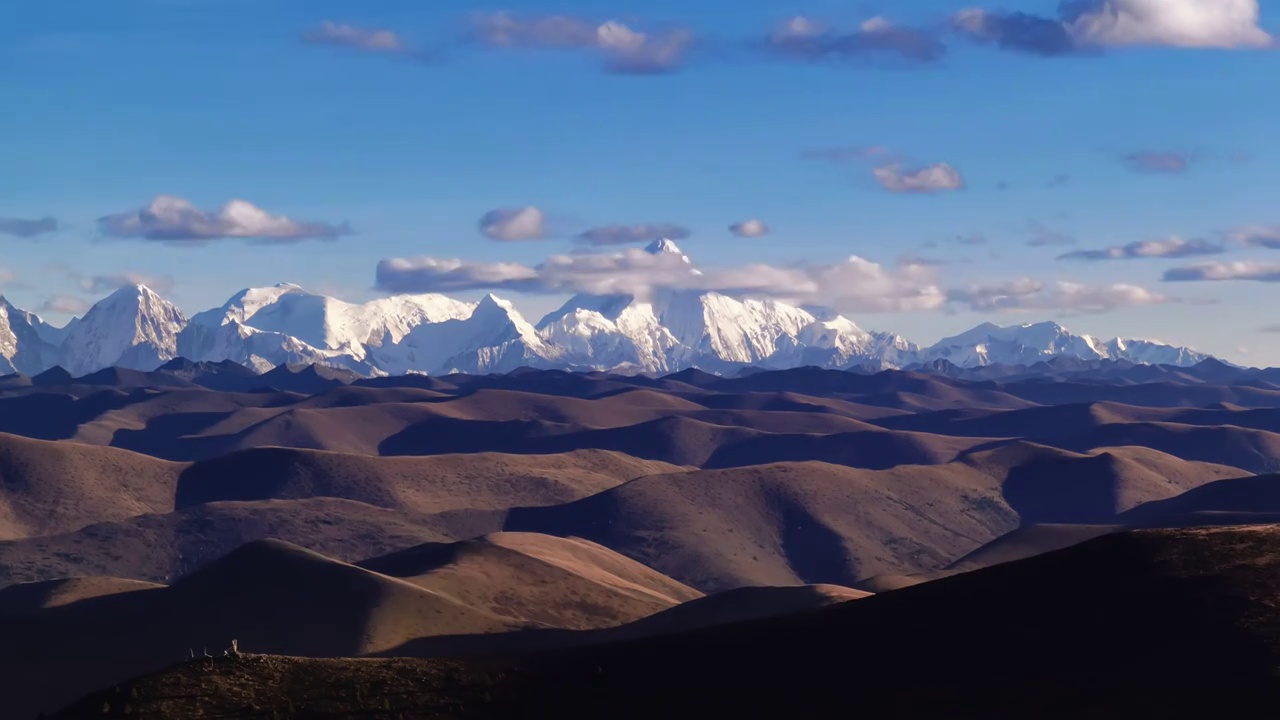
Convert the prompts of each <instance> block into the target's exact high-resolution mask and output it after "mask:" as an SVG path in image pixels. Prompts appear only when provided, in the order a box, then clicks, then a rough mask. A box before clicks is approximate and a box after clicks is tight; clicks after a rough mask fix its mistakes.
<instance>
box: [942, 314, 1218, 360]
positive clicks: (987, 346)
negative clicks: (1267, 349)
mask: <svg viewBox="0 0 1280 720" xmlns="http://www.w3.org/2000/svg"><path fill="white" fill-rule="evenodd" d="M1063 356H1065V357H1074V358H1078V359H1081V360H1128V361H1131V362H1137V363H1147V364H1169V365H1180V366H1188V365H1194V364H1196V363H1197V362H1200V361H1201V360H1203V359H1205V358H1206V357H1207V356H1205V355H1202V354H1200V353H1197V352H1195V351H1194V350H1191V349H1189V348H1175V347H1171V346H1169V345H1165V344H1163V343H1158V342H1152V341H1147V340H1125V339H1120V338H1116V339H1114V340H1110V341H1107V342H1103V341H1101V340H1099V339H1098V338H1096V337H1093V336H1092V335H1077V334H1075V333H1073V332H1071V331H1070V330H1068V329H1067V328H1065V327H1063V326H1062V325H1059V324H1058V323H1054V322H1042V323H1034V324H1024V325H1012V326H1009V327H1001V326H999V325H994V324H992V323H983V324H982V325H979V326H978V327H976V328H973V329H972V330H969V331H967V332H963V333H960V334H959V335H956V336H954V337H949V338H945V339H943V340H941V341H939V342H938V343H937V344H936V345H934V346H932V347H930V348H928V349H926V350H924V351H922V353H921V361H922V362H929V361H932V360H939V359H945V360H948V361H950V362H951V363H954V364H955V365H958V366H960V367H976V366H982V365H1031V364H1034V363H1037V362H1040V361H1043V360H1048V359H1050V358H1053V357H1063Z"/></svg>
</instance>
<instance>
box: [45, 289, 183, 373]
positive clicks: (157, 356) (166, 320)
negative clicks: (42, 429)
mask: <svg viewBox="0 0 1280 720" xmlns="http://www.w3.org/2000/svg"><path fill="white" fill-rule="evenodd" d="M186 325H187V318H186V316H185V315H183V314H182V312H181V311H180V310H178V308H177V307H175V306H174V305H173V303H170V302H169V301H168V300H165V299H164V298H162V297H160V296H159V295H157V294H156V293H155V292H153V291H152V290H151V289H150V288H148V287H147V286H145V285H126V286H125V287H122V288H120V289H119V290H116V291H115V292H113V293H111V294H110V295H108V296H107V297H106V298H103V299H102V300H100V301H99V302H98V303H97V304H95V305H94V306H93V307H92V308H90V309H89V312H87V313H85V315H84V317H83V318H81V319H80V321H79V322H77V323H75V324H74V325H73V326H71V327H70V329H69V330H68V331H67V336H66V338H65V339H64V340H63V355H64V357H63V366H64V367H65V368H66V369H67V370H68V371H69V372H71V374H73V375H84V374H88V373H91V372H94V371H97V370H101V369H102V368H106V367H112V366H118V367H127V368H133V369H136V370H154V369H156V368H157V367H160V366H161V365H163V364H164V363H166V362H168V361H170V360H172V359H173V358H174V357H176V355H177V344H178V333H180V332H181V331H182V329H183V328H184V327H186Z"/></svg>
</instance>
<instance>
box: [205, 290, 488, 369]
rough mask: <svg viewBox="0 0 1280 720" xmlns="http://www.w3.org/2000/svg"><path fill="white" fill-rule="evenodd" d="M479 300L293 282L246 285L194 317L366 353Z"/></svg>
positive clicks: (460, 314) (464, 312)
mask: <svg viewBox="0 0 1280 720" xmlns="http://www.w3.org/2000/svg"><path fill="white" fill-rule="evenodd" d="M474 307H475V306H474V305H473V304H470V303H464V302H459V301H457V300H454V299H452V298H448V297H445V296H444V295H433V294H423V295H397V296H393V297H388V298H382V299H379V300H373V301H370V302H367V303H363V304H356V303H349V302H345V301H342V300H338V299H336V298H331V297H327V296H324V295H314V294H311V293H308V292H306V291H305V290H303V289H302V288H301V287H299V286H297V285H293V284H290V283H280V284H278V285H273V286H271V287H267V288H250V289H247V290H242V291H241V292H239V293H237V294H236V295H234V296H233V297H232V298H231V299H230V300H228V301H227V302H226V303H225V304H224V305H223V306H222V307H221V308H220V309H218V310H211V311H208V312H205V313H200V314H199V315H197V316H196V318H195V319H194V320H193V322H194V323H195V324H197V325H202V326H207V327H218V326H220V325H224V324H227V323H232V322H235V323H239V324H242V325H245V326H246V327H250V328H253V329H255V330H260V331H264V332H271V333H280V334H283V335H287V336H289V337H292V338H296V339H298V340H300V341H302V342H304V343H306V344H307V345H310V346H312V347H314V348H317V349H329V350H338V349H346V350H348V351H352V352H353V354H354V355H356V356H358V357H363V355H364V352H363V348H364V346H366V345H374V346H376V345H380V344H382V343H383V342H387V341H390V342H393V343H394V342H399V341H400V340H401V339H402V338H403V337H404V336H405V335H407V334H408V333H409V332H410V331H411V330H412V329H413V328H414V327H417V326H418V325H421V324H422V323H436V322H444V321H446V320H456V319H461V318H466V317H468V316H470V314H471V312H472V310H473V309H474Z"/></svg>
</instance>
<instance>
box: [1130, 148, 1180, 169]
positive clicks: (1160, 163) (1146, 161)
mask: <svg viewBox="0 0 1280 720" xmlns="http://www.w3.org/2000/svg"><path fill="white" fill-rule="evenodd" d="M1120 159H1121V161H1122V162H1123V163H1124V164H1125V167H1127V168H1129V170H1130V171H1131V172H1135V173H1141V174H1145V175H1180V174H1182V173H1185V172H1186V171H1187V170H1189V169H1191V156H1190V155H1188V154H1187V153H1183V152H1155V151H1150V150H1146V151H1142V152H1135V153H1129V154H1128V155H1124V156H1123V157H1121V158H1120Z"/></svg>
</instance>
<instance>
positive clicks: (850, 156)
mask: <svg viewBox="0 0 1280 720" xmlns="http://www.w3.org/2000/svg"><path fill="white" fill-rule="evenodd" d="M891 155H893V151H891V150H890V149H889V148H887V147H884V146H883V145H869V146H866V147H861V146H848V147H819V148H809V149H807V150H805V151H804V152H803V153H801V157H803V158H804V159H806V160H821V161H824V162H831V163H851V162H858V161H862V160H867V159H871V158H886V157H889V156H891Z"/></svg>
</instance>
